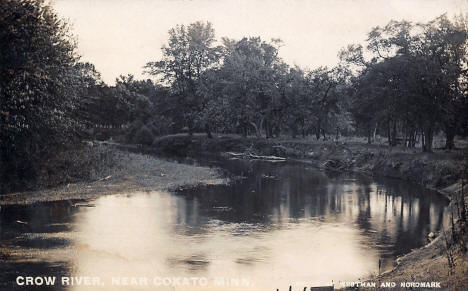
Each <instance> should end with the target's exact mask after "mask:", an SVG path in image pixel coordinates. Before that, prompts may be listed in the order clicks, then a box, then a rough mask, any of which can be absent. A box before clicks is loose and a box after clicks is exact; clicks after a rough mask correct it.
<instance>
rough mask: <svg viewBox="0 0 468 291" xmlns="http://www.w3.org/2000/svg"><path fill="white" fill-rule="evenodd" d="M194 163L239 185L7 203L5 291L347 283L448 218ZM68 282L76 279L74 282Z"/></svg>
mask: <svg viewBox="0 0 468 291" xmlns="http://www.w3.org/2000/svg"><path fill="white" fill-rule="evenodd" d="M191 162H192V163H198V162H201V163H202V164H204V165H211V166H217V167H222V168H224V169H225V170H227V171H229V172H230V173H232V174H234V175H236V176H238V178H236V179H234V182H233V183H231V184H230V185H216V186H201V187H195V188H194V187H188V188H187V189H178V190H177V191H174V192H173V193H167V192H135V193H128V194H125V195H110V196H102V197H100V198H98V199H95V200H92V201H58V202H48V203H37V204H35V205H27V206H18V205H13V206H2V208H1V210H0V219H1V220H0V227H1V229H0V232H1V247H2V250H8V251H9V252H12V253H13V254H15V256H14V257H15V258H16V259H15V260H5V261H3V262H2V263H1V264H0V282H2V285H1V286H0V287H2V288H3V289H4V290H12V289H21V290H25V289H24V286H23V287H21V286H17V285H16V283H14V282H15V280H16V279H17V278H18V276H21V277H27V276H31V277H36V276H44V275H46V276H56V277H57V278H56V280H57V282H55V283H54V285H53V286H49V287H48V288H45V287H44V285H42V286H40V287H37V288H39V289H40V290H276V288H279V290H287V288H288V286H289V285H293V286H294V287H297V288H298V289H296V290H302V288H303V287H305V286H319V285H331V284H335V286H339V284H340V282H349V281H356V280H359V279H361V278H366V277H369V276H372V275H375V274H378V273H379V272H383V271H385V270H388V269H390V268H392V267H393V264H394V260H395V258H396V257H397V256H400V255H402V254H405V253H408V252H409V251H411V249H414V248H418V247H420V246H422V245H424V244H426V243H428V234H429V233H430V232H438V231H440V230H441V228H442V226H443V224H444V223H445V222H446V221H447V218H448V207H447V205H448V201H447V200H446V199H445V198H443V197H441V196H440V195H437V194H436V193H433V192H431V191H429V190H426V189H423V188H422V187H420V186H416V185H412V184H409V183H406V182H404V181H399V180H393V179H384V178H370V177H365V176H361V175H358V174H336V173H335V174H334V173H326V172H324V171H323V170H319V169H316V168H314V167H312V166H308V165H306V164H303V163H294V162H285V163H270V162H261V161H245V160H226V159H221V160H220V159H214V158H211V159H209V158H208V159H204V160H199V161H193V160H192V161H191ZM379 265H380V269H379ZM86 276H90V277H97V279H96V278H91V281H89V278H85V277H86ZM61 277H76V278H73V279H72V280H70V279H71V278H68V279H69V281H68V283H70V285H67V281H65V282H62V281H61ZM80 277H81V279H80ZM22 280H23V279H21V278H20V281H19V283H25V281H22ZM24 280H25V279H24ZM73 280H75V281H73ZM80 280H82V281H80ZM86 280H88V281H86ZM92 280H95V281H92ZM85 281H86V282H87V284H88V285H83V284H84V283H85ZM90 282H91V283H90ZM36 283H37V282H36ZM71 283H73V285H71ZM78 284H79V285H78ZM299 287H300V288H299ZM39 289H37V290H39ZM27 290H29V289H27ZM293 290H294V289H293Z"/></svg>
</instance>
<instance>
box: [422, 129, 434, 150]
mask: <svg viewBox="0 0 468 291" xmlns="http://www.w3.org/2000/svg"><path fill="white" fill-rule="evenodd" d="M433 137H434V133H433V131H432V127H431V126H428V127H427V128H426V129H424V145H423V152H428V153H430V152H432V140H433Z"/></svg>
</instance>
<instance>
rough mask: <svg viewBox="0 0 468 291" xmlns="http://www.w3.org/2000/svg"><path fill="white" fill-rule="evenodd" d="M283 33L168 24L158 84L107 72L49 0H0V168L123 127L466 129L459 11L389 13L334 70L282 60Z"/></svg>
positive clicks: (420, 138)
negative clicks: (218, 31)
mask: <svg viewBox="0 0 468 291" xmlns="http://www.w3.org/2000/svg"><path fill="white" fill-rule="evenodd" d="M281 45H282V42H281V41H280V40H278V39H272V40H271V41H265V40H263V39H261V38H260V37H244V38H242V39H240V40H233V39H228V38H223V39H222V41H221V43H217V41H216V38H215V32H214V28H213V27H212V25H211V24H210V23H209V22H195V23H192V24H190V25H187V26H186V25H178V26H176V27H174V28H173V29H171V30H170V31H169V39H168V42H167V43H166V44H165V45H164V46H163V47H162V58H161V59H160V60H156V61H152V62H148V63H147V65H146V66H145V68H144V69H145V71H146V73H148V74H149V75H151V76H152V77H154V78H153V80H150V79H148V80H135V78H134V77H133V76H132V75H128V76H120V77H119V78H118V79H117V80H116V83H115V85H112V86H109V85H106V84H105V83H104V82H102V80H101V78H100V74H99V73H98V72H97V71H96V69H95V67H94V66H93V65H92V64H90V63H84V62H80V58H79V56H78V55H77V53H76V43H75V41H74V39H73V37H72V35H71V34H70V32H69V30H68V26H67V24H66V23H65V22H64V21H63V20H61V19H60V18H59V17H58V16H57V15H56V14H55V12H54V11H53V9H52V8H51V7H50V6H49V5H48V4H46V3H45V1H44V0H38V1H33V0H3V1H0V96H1V99H0V121H1V122H0V155H1V160H0V161H1V165H0V174H1V175H2V180H6V179H21V178H22V177H27V176H34V173H37V172H38V171H44V170H46V169H47V167H48V166H47V163H48V161H50V158H51V157H52V156H53V155H54V153H55V152H56V151H59V150H61V149H63V148H66V147H68V146H71V145H73V144H76V141H79V140H80V139H83V138H90V134H93V133H92V131H93V129H94V128H96V127H112V128H119V129H121V132H123V133H124V134H125V138H126V141H127V142H132V143H143V144H151V143H152V141H153V139H154V137H155V136H160V135H165V134H170V133H177V132H182V131H185V132H188V133H189V134H192V133H194V132H200V131H203V132H206V133H207V135H208V136H209V137H211V136H212V133H213V132H216V133H238V134H242V135H244V136H247V135H249V134H254V135H256V136H258V137H260V136H264V137H266V138H271V137H277V136H280V135H282V134H283V135H284V134H288V135H291V136H292V137H294V138H295V137H298V136H301V137H305V136H307V135H313V136H315V137H316V138H317V139H326V138H327V137H329V136H331V135H339V134H356V135H361V136H366V137H367V139H368V141H369V143H371V142H373V139H374V137H375V136H376V135H381V136H385V137H387V139H388V143H389V145H390V146H395V145H397V144H403V145H404V146H407V147H415V146H416V145H418V144H421V147H422V149H423V150H424V151H431V150H432V144H433V142H432V141H433V137H434V135H435V134H437V133H440V132H441V133H443V134H444V135H445V137H446V148H448V149H451V148H453V147H454V137H455V136H456V135H463V136H466V135H468V86H467V85H468V73H467V69H468V58H467V56H468V54H467V49H468V20H467V18H465V17H463V16H459V17H456V18H454V19H452V20H451V19H449V18H448V17H447V16H446V15H442V16H440V17H438V18H436V19H434V20H432V21H430V22H428V23H422V24H414V23H411V22H407V21H391V22H389V23H388V24H387V25H385V26H383V27H375V28H373V29H372V30H371V31H370V33H369V34H368V38H367V43H366V45H365V46H363V45H349V46H348V47H346V48H345V49H343V50H341V51H340V52H339V57H340V62H339V64H338V65H337V66H335V67H333V68H328V67H319V68H315V69H311V70H306V69H302V68H300V67H297V66H295V67H291V66H289V65H287V64H286V63H285V62H284V61H283V60H282V59H281V58H280V57H279V54H278V52H279V49H280V47H281Z"/></svg>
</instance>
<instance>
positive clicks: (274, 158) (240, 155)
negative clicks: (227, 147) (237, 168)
mask: <svg viewBox="0 0 468 291" xmlns="http://www.w3.org/2000/svg"><path fill="white" fill-rule="evenodd" d="M226 154H228V155H230V156H233V157H236V158H241V159H252V160H265V161H286V158H283V157H277V156H262V155H255V154H252V153H234V152H227V153H226Z"/></svg>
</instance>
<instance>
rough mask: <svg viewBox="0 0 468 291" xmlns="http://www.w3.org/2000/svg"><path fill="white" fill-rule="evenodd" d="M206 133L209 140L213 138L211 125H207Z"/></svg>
mask: <svg viewBox="0 0 468 291" xmlns="http://www.w3.org/2000/svg"><path fill="white" fill-rule="evenodd" d="M205 132H206V136H207V137H208V138H213V135H211V130H210V125H209V124H208V123H205Z"/></svg>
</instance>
